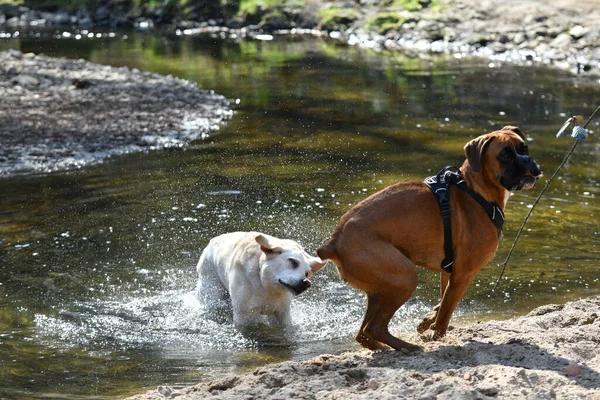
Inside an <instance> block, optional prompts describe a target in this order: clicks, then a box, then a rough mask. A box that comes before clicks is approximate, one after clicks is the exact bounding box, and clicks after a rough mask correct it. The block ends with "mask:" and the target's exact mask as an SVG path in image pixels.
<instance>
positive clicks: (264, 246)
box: [255, 235, 283, 255]
mask: <svg viewBox="0 0 600 400" xmlns="http://www.w3.org/2000/svg"><path fill="white" fill-rule="evenodd" d="M255 239H256V242H257V243H258V244H259V245H260V249H261V250H262V252H263V253H265V254H266V255H270V254H281V252H282V251H283V249H282V248H281V247H280V246H278V245H277V244H276V243H273V240H269V238H268V237H266V236H265V235H257V236H256V238H255Z"/></svg>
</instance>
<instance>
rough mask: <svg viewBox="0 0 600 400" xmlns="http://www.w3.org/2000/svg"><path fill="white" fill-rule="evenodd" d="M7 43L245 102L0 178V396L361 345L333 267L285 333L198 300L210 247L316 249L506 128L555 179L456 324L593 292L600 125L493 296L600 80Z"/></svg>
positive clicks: (45, 41)
mask: <svg viewBox="0 0 600 400" xmlns="http://www.w3.org/2000/svg"><path fill="white" fill-rule="evenodd" d="M92 36H93V37H92ZM7 48H17V49H21V50H22V51H24V52H27V51H31V52H36V53H40V52H41V53H45V54H47V55H53V56H65V57H81V58H85V59H87V60H90V61H93V62H97V63H101V64H109V65H114V66H128V67H131V68H138V69H141V70H147V71H151V72H158V73H162V74H173V75H176V76H178V77H181V78H185V79H188V80H191V81H193V82H196V83H197V84H198V85H199V86H200V87H202V88H205V89H210V90H214V91H215V92H217V93H220V94H223V95H225V96H226V97H228V98H229V99H231V100H232V102H233V103H234V104H235V114H234V116H233V118H232V119H231V120H230V121H229V122H228V123H227V124H226V125H223V126H222V127H221V129H220V131H219V132H218V133H215V134H213V135H211V136H210V137H208V138H205V139H203V140H198V141H195V142H193V143H192V144H191V145H189V146H188V147H186V148H184V149H172V150H169V151H149V152H145V153H136V154H128V155H123V156H119V157H113V158H112V159H110V160H108V161H107V162H105V163H102V164H98V165H91V166H87V167H83V168H80V169H75V170H69V171H59V172H55V173H50V174H32V175H16V176H8V177H3V178H0V193H2V196H1V197H0V263H1V264H2V268H1V269H0V397H3V398H11V399H12V398H14V399H31V398H57V397H58V398H65V399H69V398H72V399H110V398H121V397H124V396H125V395H128V394H133V393H139V392H143V391H144V390H146V389H149V388H154V387H156V385H159V384H168V385H172V386H177V385H186V384H191V383H193V382H196V381H198V380H201V379H209V378H212V377H217V376H221V375H222V374H225V373H239V372H242V371H247V370H249V369H251V368H255V367H257V366H260V365H264V364H265V363H270V362H277V361H283V360H290V359H293V360H301V359H307V358H309V357H311V356H314V355H317V354H321V353H332V352H339V351H342V350H344V349H350V348H355V346H356V345H355V343H354V341H353V336H354V334H355V332H356V330H357V329H358V326H359V324H360V321H361V319H362V313H363V310H364V297H363V295H362V294H361V293H359V292H357V291H355V290H353V289H352V288H350V287H348V286H347V285H345V284H344V283H343V282H342V281H341V280H340V279H339V277H338V275H337V272H336V271H335V268H334V267H333V266H328V267H326V268H325V269H323V270H322V271H321V272H319V273H318V274H317V275H316V276H315V277H314V280H313V286H312V288H311V289H310V290H309V291H308V292H306V293H304V294H302V295H301V296H299V297H297V298H296V299H295V301H294V303H293V309H292V314H293V319H294V321H295V322H296V323H297V325H298V329H297V330H296V331H295V332H293V333H283V332H280V331H278V330H277V329H271V328H267V327H261V328H260V329H257V330H255V331H251V332H240V331H238V330H236V329H234V328H233V327H232V326H231V317H230V316H229V315H227V314H226V313H225V314H224V315H217V316H214V315H207V314H206V312H205V311H204V309H203V307H202V305H201V304H199V303H198V301H197V300H196V299H195V297H194V295H193V290H194V288H195V285H196V272H195V265H196V262H197V260H198V257H199V255H200V252H201V251H202V248H203V246H204V245H205V244H206V243H207V242H208V240H209V239H210V238H211V237H213V236H216V235H218V234H221V233H224V232H229V231H235V230H259V231H263V232H266V233H269V234H272V235H275V236H281V237H287V238H291V239H295V240H297V241H299V242H300V243H302V244H303V245H304V246H305V248H307V250H309V252H311V253H314V251H315V249H316V248H317V247H318V246H319V245H320V244H321V243H322V242H323V241H324V240H325V239H326V238H327V237H328V235H329V234H330V233H331V231H332V229H333V227H334V226H335V223H336V222H337V219H338V218H339V217H340V216H341V215H342V214H343V213H344V212H345V211H346V210H347V209H348V208H349V207H350V206H351V205H353V204H356V203H357V202H358V201H360V200H361V199H363V198H365V197H366V196H368V195H369V194H372V193H374V192H375V191H377V190H379V189H382V188H383V187H385V186H386V185H389V184H391V183H394V182H397V181H404V180H409V179H419V180H422V179H424V178H425V177H426V176H429V175H433V174H434V173H435V172H437V170H438V169H440V168H441V167H443V166H445V165H460V163H462V160H463V159H464V155H463V154H464V153H463V146H464V144H465V143H466V142H467V141H468V140H470V139H472V138H473V137H476V136H477V135H479V134H481V133H484V132H488V131H491V130H494V129H498V128H500V127H502V126H504V125H508V124H513V125H518V126H520V127H521V128H522V129H523V130H524V131H525V132H526V133H528V134H529V141H530V143H529V146H530V151H531V154H532V155H533V156H534V157H535V158H536V160H537V161H538V162H539V163H540V164H541V166H542V168H543V170H544V172H545V174H546V175H545V177H543V178H542V180H541V182H540V184H538V186H537V187H536V188H535V189H533V190H531V191H527V192H525V191H524V192H518V193H516V194H515V195H514V196H512V198H511V199H510V201H509V203H508V207H507V212H506V217H507V223H506V224H505V228H504V239H503V240H502V241H501V243H500V246H499V250H498V253H497V255H496V258H495V259H494V260H493V261H492V263H490V265H488V266H487V267H486V268H484V269H483V270H482V272H481V273H480V275H479V276H478V277H477V279H476V281H475V282H474V284H473V286H472V287H471V288H470V290H469V292H468V293H467V295H466V297H465V298H464V299H463V301H462V302H461V304H460V305H459V307H458V310H457V312H456V313H455V317H454V320H453V323H455V324H464V323H468V322H472V321H477V320H485V319H490V318H508V317H511V316H515V315H521V314H524V313H527V312H528V311H529V310H531V309H533V308H534V307H536V306H539V305H542V304H547V303H552V302H565V301H567V300H573V299H578V298H580V297H586V296H590V295H593V294H598V293H600V279H599V278H600V274H598V260H599V258H600V240H599V239H600V238H599V235H600V229H599V228H598V215H599V214H600V170H599V169H598V167H597V166H598V160H599V155H600V146H599V145H598V141H597V138H596V136H595V135H593V136H592V137H590V138H589V139H587V140H586V141H584V142H583V143H582V144H581V145H580V146H579V147H578V148H577V150H576V151H575V153H574V154H573V156H572V158H571V159H570V161H569V163H568V164H567V165H566V167H565V168H564V170H563V171H562V172H561V173H560V174H559V176H558V178H557V179H556V180H555V181H554V182H553V183H552V186H551V187H550V188H549V190H548V191H547V193H546V195H545V197H544V198H542V201H541V202H540V204H539V205H538V206H537V208H536V210H535V212H534V214H533V216H532V218H531V220H530V222H529V224H528V225H527V229H526V231H525V232H524V234H523V235H522V237H521V239H520V242H519V244H518V246H517V249H516V251H515V254H514V255H513V257H512V259H511V262H510V265H509V267H508V269H507V271H506V274H505V279H503V280H502V281H501V283H500V287H499V290H498V291H496V292H492V291H491V288H492V286H493V284H494V282H495V280H496V278H497V276H498V274H499V272H500V267H499V266H498V264H500V263H501V262H502V261H503V259H504V257H505V256H506V254H507V252H508V249H509V247H510V245H511V243H512V241H513V239H514V237H515V234H516V230H517V229H518V228H519V226H520V224H521V222H522V220H523V218H524V216H525V214H526V212H527V211H528V207H530V206H531V204H532V203H533V201H534V200H535V197H536V196H537V194H538V193H539V190H541V188H542V187H543V184H544V183H545V180H546V179H547V178H548V177H549V176H550V175H551V173H552V172H553V171H554V170H555V169H556V167H557V166H558V164H559V163H560V161H561V160H562V158H563V157H564V155H565V154H566V152H567V150H568V149H569V147H570V146H571V144H572V139H570V138H562V139H556V138H555V134H556V131H557V130H558V128H559V127H560V126H561V125H562V123H563V122H564V121H565V119H566V118H567V117H568V116H571V115H573V114H584V115H586V116H587V115H589V114H590V113H591V111H593V109H594V108H595V107H596V106H597V105H598V104H597V103H599V102H600V97H599V96H598V88H597V86H598V80H597V79H596V78H583V77H578V76H575V75H571V74H569V73H566V72H562V71H557V70H553V69H548V68H543V67H537V66H511V65H507V64H501V63H490V62H489V61H484V60H479V59H471V58H466V57H462V56H461V57H458V56H453V55H448V56H443V57H432V58H430V57H426V58H424V59H417V58H408V57H404V56H402V55H399V54H393V53H385V52H376V51H373V50H369V49H361V48H358V47H352V46H350V47H349V46H345V45H342V44H340V43H337V42H335V41H328V40H321V39H315V38H306V37H292V36H287V37H279V38H275V40H272V41H264V40H263V41H260V40H232V39H231V38H223V37H220V36H219V35H213V36H195V37H187V36H169V37H165V36H159V35H153V34H139V33H126V34H123V33H116V34H114V35H102V34H100V35H91V36H90V35H83V37H81V38H76V36H75V35H74V34H73V35H61V34H58V35H32V34H30V35H26V34H23V35H21V36H19V37H18V38H16V39H15V38H11V39H3V41H0V49H7ZM591 128H592V130H594V131H598V130H599V123H598V122H594V123H592V125H591ZM437 280H438V279H437V277H436V276H434V274H432V273H430V272H427V271H423V272H422V273H421V274H420V284H419V288H418V289H417V291H416V293H415V295H414V296H413V298H412V299H411V300H410V301H409V303H407V304H406V305H405V306H404V307H403V308H402V309H401V310H400V311H399V312H398V314H397V315H396V317H395V318H394V320H393V322H392V331H393V332H395V333H397V334H399V335H408V334H413V333H414V331H415V328H416V324H417V321H419V319H420V317H421V316H422V315H423V314H424V313H425V312H426V311H428V310H429V309H430V308H431V307H432V306H433V305H434V304H436V302H437V300H438V299H437V296H438V288H437ZM450 334H451V332H450Z"/></svg>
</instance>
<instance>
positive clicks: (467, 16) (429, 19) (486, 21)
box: [0, 0, 600, 75]
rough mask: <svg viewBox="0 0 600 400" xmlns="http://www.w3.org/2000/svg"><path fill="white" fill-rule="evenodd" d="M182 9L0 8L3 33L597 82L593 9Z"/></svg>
mask: <svg viewBox="0 0 600 400" xmlns="http://www.w3.org/2000/svg"><path fill="white" fill-rule="evenodd" d="M47 3H52V1H49V2H47ZM179 3H180V2H177V1H173V2H169V4H170V5H168V6H166V5H164V4H163V5H161V6H155V7H154V8H151V7H148V6H139V7H138V8H126V7H125V8H124V4H125V2H118V1H116V2H111V3H107V5H104V6H101V7H98V8H96V9H93V10H88V9H87V8H86V7H82V8H79V9H65V8H60V7H59V6H57V7H58V9H57V10H54V11H53V12H48V11H43V10H39V9H32V8H29V7H26V6H23V5H20V6H17V5H14V4H9V5H0V27H2V26H3V27H4V30H5V31H6V32H9V33H10V32H13V34H14V32H15V31H17V30H18V29H23V28H30V27H34V28H35V27H41V26H50V27H56V28H60V29H63V28H69V27H70V28H73V29H92V28H93V27H97V26H103V27H111V28H129V29H131V28H136V29H138V30H152V29H161V30H162V31H164V32H165V33H178V34H199V33H206V32H212V33H214V32H220V33H222V34H225V35H227V34H232V35H235V36H238V37H239V36H240V35H241V36H243V35H244V34H247V33H248V32H252V33H268V34H273V33H274V34H288V33H309V34H316V35H320V36H329V37H332V38H334V39H339V40H342V41H345V42H347V43H350V44H359V45H363V46H367V47H375V48H381V49H383V48H386V49H390V50H395V51H403V52H407V53H409V54H413V55H415V56H421V57H426V56H427V54H430V53H448V54H453V55H455V56H456V57H463V56H466V55H476V56H481V57H484V58H489V59H492V60H495V61H501V62H509V63H517V64H525V63H542V64H548V65H554V66H557V67H559V68H561V69H568V70H571V71H573V72H576V73H591V74H596V75H597V74H600V0H589V1H587V2H578V1H575V0H557V1H552V2H545V1H542V0H526V1H508V2H505V1H499V0H482V1H478V0H424V1H411V0H401V1H400V0H398V1H388V2H378V1H364V2H360V4H358V3H357V2H350V1H347V0H336V1H325V2H315V1H313V0H295V1H292V0H287V1H281V2H272V1H266V0H265V1H238V2H236V1H230V2H222V4H220V5H215V6H214V7H206V6H201V4H200V3H201V2H194V1H191V2H186V3H184V2H181V4H179ZM196 3H197V4H196ZM184 4H186V5H184ZM202 4H203V3H202Z"/></svg>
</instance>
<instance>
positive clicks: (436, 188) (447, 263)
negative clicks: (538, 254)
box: [424, 166, 504, 273]
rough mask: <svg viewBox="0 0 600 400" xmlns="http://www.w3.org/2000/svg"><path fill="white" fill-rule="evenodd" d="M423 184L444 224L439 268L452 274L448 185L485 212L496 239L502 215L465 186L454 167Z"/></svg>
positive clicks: (496, 208) (447, 168)
mask: <svg viewBox="0 0 600 400" xmlns="http://www.w3.org/2000/svg"><path fill="white" fill-rule="evenodd" d="M424 182H425V184H426V185H427V186H428V187H429V189H431V191H432V193H433V195H434V196H435V198H436V199H437V201H438V204H439V205H440V211H441V214H442V222H443V223H444V254H445V257H444V259H443V260H442V264H441V267H442V269H443V270H444V271H446V272H448V273H452V267H453V264H454V251H453V249H452V223H451V222H452V221H451V218H450V217H451V214H452V213H451V210H450V185H451V184H454V185H456V187H458V188H459V189H461V190H463V191H464V192H465V193H467V194H468V195H469V196H471V197H472V198H473V200H475V201H476V202H477V203H478V204H479V205H480V206H481V207H482V208H483V209H484V211H485V212H486V214H487V215H488V217H489V218H490V220H491V221H492V223H493V224H494V226H495V227H496V230H497V231H498V237H499V236H500V235H501V234H502V225H503V224H504V213H503V212H502V209H501V208H500V207H499V206H498V204H497V203H495V202H489V201H487V200H486V199H484V198H483V196H481V195H480V194H479V193H477V192H475V191H474V190H473V189H471V188H470V187H468V186H467V183H466V182H465V180H464V179H463V178H462V175H461V173H460V170H459V169H458V168H456V167H450V166H448V167H444V168H442V169H441V170H440V172H438V173H437V175H435V176H430V177H428V178H426V179H425V181H424Z"/></svg>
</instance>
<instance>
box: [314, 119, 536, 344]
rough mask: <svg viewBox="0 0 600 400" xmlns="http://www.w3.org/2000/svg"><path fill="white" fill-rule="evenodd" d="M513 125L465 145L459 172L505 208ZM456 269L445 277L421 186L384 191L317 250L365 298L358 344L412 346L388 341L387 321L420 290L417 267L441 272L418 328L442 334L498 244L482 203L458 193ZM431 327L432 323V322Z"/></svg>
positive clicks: (517, 137) (436, 221) (453, 200)
mask: <svg viewBox="0 0 600 400" xmlns="http://www.w3.org/2000/svg"><path fill="white" fill-rule="evenodd" d="M523 137H524V135H523V133H522V132H521V130H519V129H518V128H515V127H512V126H507V127H504V128H503V129H502V130H500V131H495V132H492V133H489V134H486V135H482V136H480V137H478V138H476V139H474V140H472V141H470V142H469V143H467V145H466V146H465V153H466V155H467V159H466V160H465V162H464V163H463V165H462V167H461V172H462V174H463V177H464V178H465V180H466V182H467V185H468V186H469V187H471V188H472V189H473V190H475V191H476V192H478V193H479V194H480V195H482V196H483V197H484V198H485V199H486V200H487V201H492V202H496V203H497V204H498V205H500V207H501V208H502V209H504V205H505V199H506V195H507V190H506V189H504V187H502V185H501V184H500V183H499V176H500V175H501V173H502V168H503V167H502V166H501V165H500V162H499V161H498V160H497V158H496V157H497V155H498V154H499V153H500V151H501V150H502V149H503V148H504V147H506V146H507V144H508V145H510V143H511V142H514V143H515V144H516V143H518V142H520V141H522V139H523ZM450 208H451V210H452V242H453V249H454V271H453V273H452V274H448V273H446V272H444V271H443V270H442V269H441V267H440V263H441V261H442V260H443V259H444V235H443V223H442V218H441V217H440V208H439V205H438V204H437V200H436V199H435V197H434V196H433V195H432V193H431V191H430V189H429V188H428V187H427V186H426V185H425V184H424V183H423V182H403V183H397V184H395V185H392V186H389V187H387V188H385V189H383V190H381V191H380V192H378V193H375V194H373V195H372V196H370V197H368V198H367V199H365V200H363V201H362V202H360V203H359V204H357V205H356V206H355V207H353V208H352V209H351V210H349V211H348V212H347V213H346V214H344V215H343V216H342V218H341V219H340V221H339V223H338V225H337V227H336V229H335V232H334V233H333V236H332V237H331V239H330V240H329V241H328V242H327V243H325V244H324V245H323V246H321V247H320V248H319V249H318V250H317V254H318V255H319V257H321V259H323V260H325V259H329V260H332V261H333V262H334V263H335V264H336V265H337V268H338V272H339V274H340V276H341V278H342V279H344V280H345V281H346V282H347V283H349V284H350V285H352V286H354V287H355V288H357V289H360V290H362V291H364V292H365V293H366V294H367V310H366V314H365V318H364V320H363V323H362V325H361V327H360V330H359V332H358V334H357V335H356V340H357V341H358V342H359V343H360V344H361V345H363V346H364V347H367V348H370V349H382V348H388V347H387V346H390V347H392V348H394V349H402V348H408V349H411V348H415V347H417V346H414V345H412V344H410V343H407V342H405V341H403V340H400V339H398V338H396V337H394V336H392V335H391V334H390V333H389V331H388V324H389V322H390V320H391V318H392V316H393V315H394V313H395V312H396V310H398V308H400V307H401V306H402V305H403V304H404V303H405V302H406V301H407V300H408V299H409V298H410V296H411V295H412V293H413V292H414V290H415V289H416V287H417V265H418V266H421V267H424V268H427V269H430V270H432V271H436V272H440V274H441V297H442V300H441V302H440V304H439V305H438V307H436V309H434V311H433V312H432V313H430V314H429V315H428V316H427V317H425V319H424V320H423V322H422V323H421V325H419V328H418V330H419V331H420V332H424V331H425V330H427V329H429V328H430V326H431V327H432V329H434V331H435V332H434V338H436V339H437V338H441V337H442V336H444V335H445V333H446V330H447V327H448V324H449V321H450V317H451V315H452V313H453V312H454V309H455V308H456V305H457V304H458V302H459V301H460V299H461V298H462V297H463V295H464V294H465V293H466V291H467V288H468V287H469V284H470V283H471V281H472V280H473V278H474V277H475V276H476V275H477V273H478V272H479V270H480V269H481V268H482V267H483V266H484V265H486V264H487V263H488V262H489V261H490V260H491V259H492V257H493V256H494V253H495V252H496V248H497V246H498V234H497V230H496V228H495V226H494V225H493V224H492V222H491V221H490V219H489V217H488V216H487V214H486V213H485V211H484V210H483V208H482V207H481V206H479V204H477V203H476V202H475V200H473V199H472V198H471V197H470V196H469V195H467V194H466V193H464V192H463V191H462V190H460V189H457V188H456V187H454V186H452V187H451V189H450ZM432 323H434V325H432Z"/></svg>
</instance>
